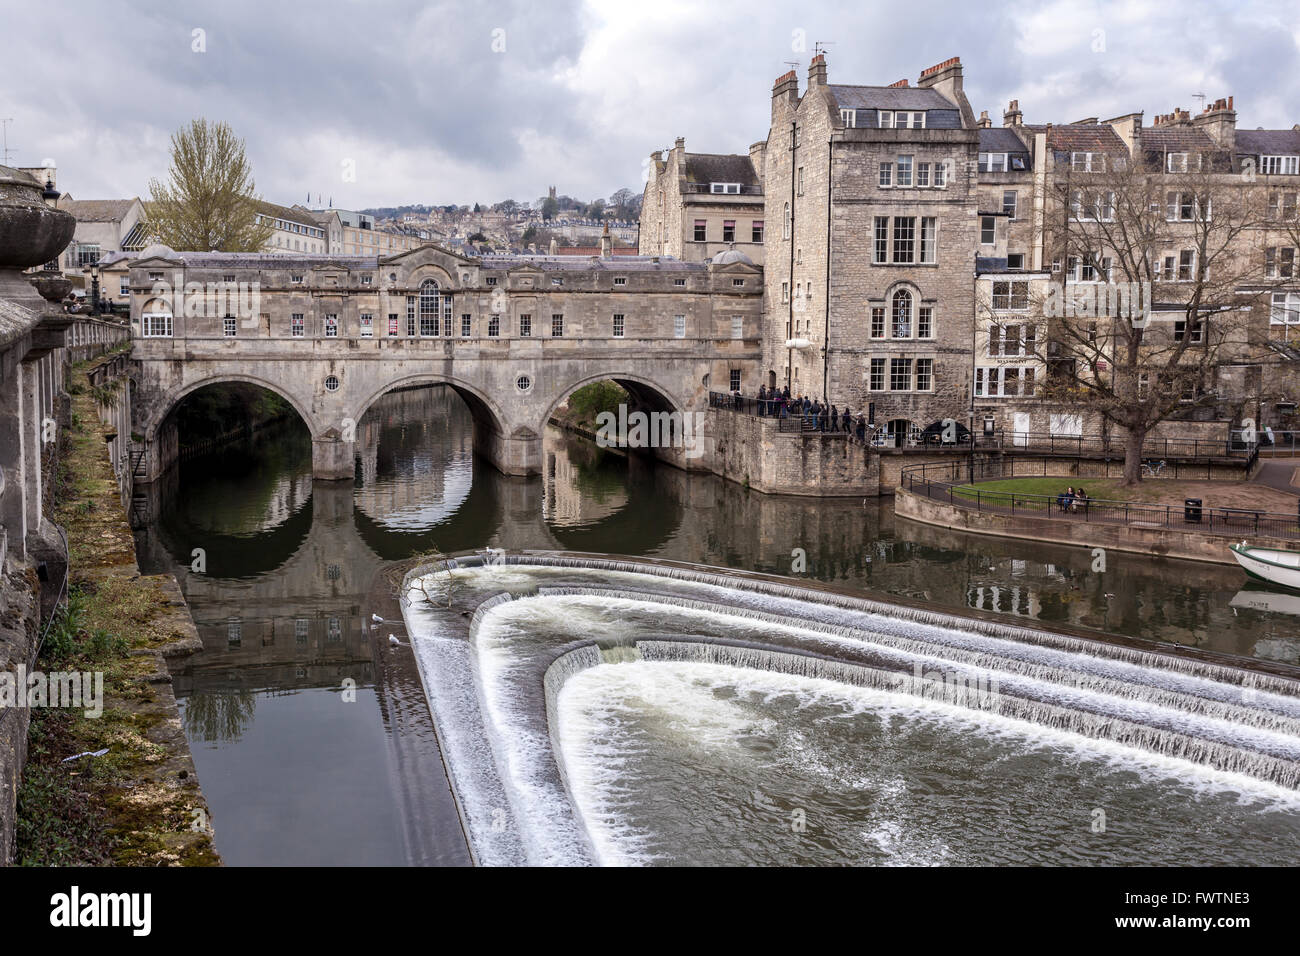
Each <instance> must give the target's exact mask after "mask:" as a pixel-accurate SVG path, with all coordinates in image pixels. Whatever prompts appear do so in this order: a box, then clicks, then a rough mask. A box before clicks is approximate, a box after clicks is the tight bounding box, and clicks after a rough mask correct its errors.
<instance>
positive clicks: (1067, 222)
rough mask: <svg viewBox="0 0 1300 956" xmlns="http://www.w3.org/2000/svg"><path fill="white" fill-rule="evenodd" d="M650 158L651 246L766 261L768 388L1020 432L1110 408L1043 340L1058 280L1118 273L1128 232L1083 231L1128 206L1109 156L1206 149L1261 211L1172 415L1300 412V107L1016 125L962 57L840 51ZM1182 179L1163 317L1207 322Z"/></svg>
mask: <svg viewBox="0 0 1300 956" xmlns="http://www.w3.org/2000/svg"><path fill="white" fill-rule="evenodd" d="M650 160H651V161H650V176H649V180H648V182H647V185H646V188H645V195H644V202H643V212H642V223H641V237H640V246H641V248H640V251H641V253H642V254H646V255H671V256H675V257H678V258H682V259H687V260H691V259H696V260H700V259H707V258H710V257H713V256H716V255H717V254H718V252H719V251H720V250H723V249H729V250H738V251H740V252H742V253H744V254H745V255H747V256H748V257H750V258H751V259H753V261H754V262H756V263H761V264H762V265H763V266H764V301H763V327H762V330H763V361H762V368H761V369H759V370H758V375H757V376H753V377H747V379H746V381H745V385H744V391H745V394H747V395H750V396H752V395H753V394H754V392H755V390H756V389H757V388H758V387H759V386H760V385H765V386H767V387H769V388H770V387H773V386H775V387H777V388H783V387H786V386H788V387H789V388H790V390H791V392H792V393H794V394H805V395H810V396H812V397H814V398H820V399H822V400H824V401H827V402H829V403H835V404H837V405H838V406H840V407H841V408H842V407H844V406H845V405H847V406H849V407H850V408H852V409H853V410H854V412H855V413H858V412H865V411H867V410H868V409H869V410H870V413H871V416H872V417H873V419H874V420H875V422H876V423H877V425H878V426H879V427H881V428H883V429H885V430H886V431H887V433H888V434H889V435H890V436H891V439H892V440H893V441H894V442H896V443H898V444H903V443H905V442H906V441H907V440H908V439H909V438H912V439H913V440H914V439H915V437H916V435H917V434H918V433H919V431H920V430H921V429H923V428H925V427H926V426H927V425H929V424H931V423H933V422H936V421H939V420H942V419H945V418H950V417H951V418H955V419H957V420H958V421H961V422H966V421H968V420H969V421H971V423H972V425H973V427H975V428H977V429H981V430H982V429H988V428H996V429H999V430H1001V431H1002V432H1003V433H1005V434H1012V435H1017V434H1018V435H1025V434H1028V433H1037V434H1045V433H1051V434H1058V435H1072V434H1079V433H1083V434H1094V433H1096V432H1097V431H1099V430H1101V429H1103V427H1104V425H1103V423H1102V421H1101V419H1100V417H1099V416H1097V415H1094V414H1090V413H1089V412H1088V409H1087V406H1086V405H1083V404H1081V403H1076V402H1071V401H1069V400H1067V399H1064V398H1062V396H1061V394H1060V393H1059V391H1058V392H1057V394H1056V395H1055V397H1053V398H1049V397H1047V396H1045V395H1044V394H1043V393H1044V391H1045V390H1044V387H1043V386H1044V384H1045V382H1046V381H1047V376H1048V375H1049V374H1052V373H1053V372H1054V371H1058V370H1057V369H1054V368H1053V367H1052V366H1053V364H1054V360H1053V355H1054V354H1058V353H1054V352H1052V351H1050V350H1049V349H1047V348H1045V347H1044V346H1045V345H1046V344H1047V343H1045V341H1044V336H1049V335H1051V334H1052V333H1051V325H1050V323H1049V322H1048V321H1047V320H1046V318H1045V316H1044V314H1043V303H1044V302H1045V301H1047V290H1048V289H1049V287H1050V285H1051V284H1053V283H1065V284H1066V286H1067V287H1069V288H1074V289H1076V290H1077V289H1078V288H1079V287H1082V286H1086V285H1088V284H1090V283H1102V282H1105V281H1107V280H1108V279H1110V278H1112V276H1110V275H1109V274H1108V270H1110V269H1111V263H1112V256H1111V254H1110V253H1109V251H1108V250H1106V249H1100V248H1099V249H1098V250H1097V254H1096V256H1095V257H1094V256H1089V255H1086V254H1084V255H1080V254H1078V251H1077V249H1076V248H1075V245H1074V240H1070V239H1068V238H1067V235H1068V233H1069V232H1070V229H1071V228H1074V227H1080V226H1081V225H1082V224H1086V223H1090V222H1091V223H1094V224H1095V223H1097V222H1109V221H1111V220H1113V219H1114V218H1116V217H1117V216H1118V214H1117V213H1116V212H1115V211H1114V210H1113V209H1111V208H1110V207H1109V206H1107V203H1108V202H1109V203H1113V202H1114V201H1115V200H1114V193H1113V191H1107V190H1105V189H1104V188H1102V189H1101V190H1100V191H1098V192H1094V191H1092V190H1090V188H1089V187H1090V180H1093V181H1097V182H1102V183H1104V182H1105V181H1106V177H1105V173H1106V171H1108V170H1109V171H1112V172H1113V171H1114V170H1118V169H1123V167H1124V164H1125V163H1126V162H1130V163H1137V162H1139V161H1144V162H1147V163H1151V162H1154V163H1156V164H1159V168H1161V169H1163V170H1166V171H1167V172H1168V173H1169V177H1168V179H1169V183H1170V187H1169V188H1170V189H1176V188H1177V187H1176V186H1175V185H1173V184H1174V183H1175V181H1176V180H1177V181H1180V182H1181V181H1185V180H1186V178H1187V176H1186V173H1187V170H1188V169H1189V168H1196V169H1200V168H1204V169H1205V170H1206V171H1207V178H1206V181H1207V182H1209V181H1210V178H1209V177H1208V173H1209V172H1210V171H1211V170H1212V171H1213V173H1214V174H1215V175H1216V176H1218V180H1217V183H1218V185H1216V187H1215V188H1217V189H1221V188H1223V187H1224V186H1229V187H1231V188H1233V189H1244V190H1248V191H1251V192H1252V194H1254V195H1256V196H1257V199H1258V203H1259V204H1260V208H1261V210H1262V215H1261V217H1260V220H1261V221H1260V222H1259V223H1258V224H1257V225H1256V226H1255V227H1253V228H1251V229H1245V230H1241V231H1239V232H1235V233H1233V234H1232V243H1233V246H1234V248H1233V250H1232V253H1233V255H1234V256H1235V257H1236V258H1237V262H1238V263H1239V265H1238V274H1239V280H1240V281H1239V282H1238V286H1239V288H1235V289H1230V290H1227V291H1222V290H1221V291H1220V298H1221V299H1222V301H1220V302H1217V303H1207V305H1208V306H1212V307H1213V308H1218V309H1222V310H1224V311H1225V312H1231V313H1232V314H1233V318H1234V323H1235V324H1234V329H1235V331H1234V336H1235V337H1234V338H1233V340H1232V342H1231V343H1230V345H1229V347H1226V348H1225V349H1224V351H1223V352H1222V356H1223V358H1222V359H1221V360H1219V361H1216V362H1215V363H1214V368H1213V369H1212V370H1211V372H1210V376H1211V378H1212V379H1213V381H1207V382H1204V383H1197V384H1196V386H1195V387H1194V388H1193V387H1190V386H1189V387H1188V393H1189V394H1188V396H1187V402H1186V404H1187V408H1186V410H1185V414H1179V413H1176V416H1175V417H1176V418H1181V419H1182V421H1172V422H1169V423H1167V425H1166V426H1162V427H1167V428H1168V429H1170V431H1171V432H1175V433H1177V432H1181V433H1187V432H1189V430H1190V431H1193V432H1194V430H1195V429H1196V428H1197V427H1199V426H1203V425H1208V424H1210V423H1217V424H1218V425H1219V426H1221V427H1226V426H1225V425H1224V423H1231V424H1240V423H1241V422H1242V421H1243V420H1245V419H1248V418H1250V419H1254V420H1255V421H1256V422H1258V423H1260V424H1261V425H1264V424H1268V425H1272V426H1273V427H1275V428H1276V427H1288V428H1289V427H1291V415H1292V413H1293V412H1294V410H1295V402H1296V400H1297V394H1298V393H1300V388H1298V387H1297V386H1298V384H1300V378H1298V377H1297V376H1296V370H1297V368H1298V367H1300V352H1297V351H1296V350H1295V349H1294V348H1293V347H1292V345H1291V344H1290V343H1289V342H1288V335H1289V333H1291V332H1292V329H1291V326H1293V325H1296V324H1297V323H1300V282H1297V281H1295V280H1296V279H1297V275H1296V272H1295V271H1294V270H1295V268H1296V266H1295V260H1296V249H1295V247H1296V246H1297V245H1300V240H1297V238H1296V236H1297V234H1298V232H1300V230H1297V228H1296V224H1295V219H1296V209H1297V191H1298V190H1300V126H1293V127H1292V128H1290V129H1274V130H1266V129H1238V128H1237V114H1236V111H1235V107H1234V103H1233V100H1232V98H1231V97H1228V98H1226V99H1221V100H1216V101H1213V102H1212V103H1210V104H1209V105H1207V106H1205V107H1204V108H1203V110H1202V111H1201V112H1199V113H1196V114H1194V115H1193V114H1192V113H1190V112H1189V111H1186V110H1182V109H1176V110H1174V111H1173V112H1171V113H1169V114H1164V115H1159V116H1157V117H1156V118H1155V122H1154V124H1151V125H1147V124H1145V123H1144V122H1143V114H1142V113H1140V112H1138V113H1130V114H1126V115H1123V116H1119V117H1115V118H1113V119H1107V120H1100V121H1099V120H1098V118H1097V117H1090V118H1087V119H1083V120H1079V121H1074V122H1050V123H1039V124H1033V123H1027V122H1025V118H1024V115H1023V113H1022V111H1021V110H1020V108H1019V104H1018V102H1017V101H1015V100H1013V101H1011V103H1010V104H1009V106H1008V108H1007V109H1006V110H1005V111H1004V112H1003V116H1002V123H1001V126H994V125H993V124H992V122H991V121H990V120H989V118H988V115H987V112H984V113H981V114H980V115H979V116H976V115H975V113H974V111H973V110H972V108H971V106H970V103H969V102H968V101H967V97H966V94H965V92H964V91H963V85H962V66H961V62H960V60H959V59H957V58H954V59H951V60H948V61H946V62H943V63H940V64H938V65H936V66H933V67H931V68H929V69H926V70H924V71H923V72H922V73H921V74H920V77H919V79H918V81H917V83H916V84H915V85H912V84H911V83H910V82H909V81H908V80H906V79H904V80H899V81H898V82H896V83H892V84H890V85H887V86H859V85H841V84H833V83H831V82H830V81H829V79H828V70H827V64H826V61H825V58H824V56H817V57H816V58H814V59H813V61H812V63H811V65H810V67H809V69H808V75H807V83H806V86H805V87H804V89H803V91H802V93H801V92H800V89H799V83H798V78H797V76H796V74H795V73H794V72H793V71H791V72H789V73H786V74H785V75H783V76H781V77H779V78H778V79H777V80H776V82H775V84H774V86H773V88H772V110H771V127H770V128H769V130H768V133H767V136H766V138H765V139H764V140H762V141H759V142H757V143H755V144H754V145H752V146H751V147H750V148H749V150H748V153H745V154H733V155H719V154H704V153H689V152H687V151H686V148H685V143H684V141H683V140H681V139H678V140H677V142H676V146H675V147H674V148H673V149H671V150H668V151H666V152H665V151H660V152H655V153H652V154H651V157H650ZM1202 163H1204V164H1205V165H1204V166H1203V167H1202V166H1201V165H1200V164H1202ZM1144 168H1153V167H1144ZM1180 176H1181V179H1179V177H1180ZM1153 190H1154V191H1153V195H1159V196H1165V195H1166V194H1165V193H1163V192H1160V186H1159V185H1158V184H1157V185H1156V186H1155V187H1153ZM1167 202H1168V212H1167V215H1164V214H1163V207H1162V214H1161V217H1160V219H1161V222H1162V224H1161V228H1160V231H1159V232H1160V234H1159V235H1155V236H1152V237H1151V242H1150V244H1151V245H1152V247H1153V248H1152V249H1150V250H1149V252H1148V255H1149V257H1150V260H1151V262H1150V274H1149V277H1150V279H1151V280H1152V284H1151V290H1150V293H1149V296H1148V301H1152V302H1153V303H1154V305H1153V307H1152V311H1151V317H1150V331H1149V332H1148V333H1147V334H1148V336H1150V337H1151V338H1150V339H1149V340H1150V341H1152V342H1154V341H1158V340H1160V337H1162V336H1163V340H1164V341H1167V342H1168V341H1173V342H1181V340H1182V337H1184V336H1191V337H1192V339H1191V341H1193V342H1195V337H1196V336H1199V335H1201V334H1203V330H1201V329H1199V328H1191V329H1188V328H1187V325H1188V323H1187V321H1186V309H1185V304H1186V297H1187V295H1188V294H1190V293H1189V290H1190V289H1192V288H1196V289H1199V290H1202V293H1203V292H1204V290H1205V289H1207V288H1208V285H1207V283H1204V282H1201V283H1194V282H1191V281H1190V280H1191V279H1192V278H1193V277H1194V276H1196V275H1197V272H1196V269H1197V263H1196V261H1195V259H1196V257H1197V255H1198V253H1197V252H1196V250H1197V248H1198V247H1197V242H1196V231H1197V222H1196V220H1197V219H1199V218H1200V212H1199V208H1200V207H1199V206H1198V205H1197V202H1196V197H1193V196H1191V195H1190V194H1188V193H1186V191H1185V192H1184V193H1183V194H1180V193H1178V192H1170V193H1168V194H1167ZM1206 205H1208V201H1207V203H1206ZM1166 224H1167V227H1166ZM1101 335H1102V339H1101V340H1099V341H1100V342H1102V343H1104V342H1105V341H1106V340H1105V331H1104V323H1103V330H1102V333H1101ZM1108 347H1110V346H1107V345H1105V344H1098V345H1096V346H1095V347H1094V348H1091V349H1090V348H1087V347H1085V348H1084V350H1083V351H1085V352H1088V351H1091V352H1092V354H1091V355H1084V356H1082V357H1080V356H1079V355H1077V354H1075V353H1074V352H1071V351H1070V350H1069V349H1068V348H1065V347H1064V346H1063V351H1061V352H1060V353H1059V354H1058V360H1059V361H1061V362H1067V361H1070V362H1072V361H1080V360H1082V361H1085V362H1088V363H1089V367H1090V369H1091V370H1092V371H1093V372H1094V373H1095V374H1098V375H1104V374H1106V371H1107V361H1106V358H1105V355H1106V351H1105V350H1106V348H1108ZM1075 351H1076V352H1077V351H1078V350H1075ZM1140 387H1141V388H1149V387H1153V383H1149V382H1146V381H1143V382H1141V383H1140ZM1180 387H1181V386H1180ZM1207 434H1208V432H1207Z"/></svg>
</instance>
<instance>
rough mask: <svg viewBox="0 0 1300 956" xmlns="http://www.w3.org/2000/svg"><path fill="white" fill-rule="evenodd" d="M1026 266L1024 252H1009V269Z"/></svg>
mask: <svg viewBox="0 0 1300 956" xmlns="http://www.w3.org/2000/svg"><path fill="white" fill-rule="evenodd" d="M1024 267H1025V254H1024V253H1023V252H1008V253H1007V268H1008V269H1023V268H1024Z"/></svg>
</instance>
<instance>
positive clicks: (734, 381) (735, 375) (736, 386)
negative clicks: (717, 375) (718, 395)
mask: <svg viewBox="0 0 1300 956" xmlns="http://www.w3.org/2000/svg"><path fill="white" fill-rule="evenodd" d="M729 384H730V385H731V390H732V391H733V392H738V391H740V369H738V368H733V369H732V370H731V375H730V376H729Z"/></svg>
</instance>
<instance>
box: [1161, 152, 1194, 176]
mask: <svg viewBox="0 0 1300 956" xmlns="http://www.w3.org/2000/svg"><path fill="white" fill-rule="evenodd" d="M1188 155H1189V154H1187V153H1168V154H1166V156H1165V172H1169V173H1185V172H1187V157H1188Z"/></svg>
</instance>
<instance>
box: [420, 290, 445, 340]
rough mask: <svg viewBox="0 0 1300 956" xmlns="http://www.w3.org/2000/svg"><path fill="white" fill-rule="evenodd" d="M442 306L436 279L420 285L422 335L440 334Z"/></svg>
mask: <svg viewBox="0 0 1300 956" xmlns="http://www.w3.org/2000/svg"><path fill="white" fill-rule="evenodd" d="M441 306H442V294H441V293H440V292H439V291H438V283H437V281H436V280H434V279H425V280H424V281H423V282H421V283H420V334H421V335H437V334H438V312H439V310H440V308H441Z"/></svg>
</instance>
